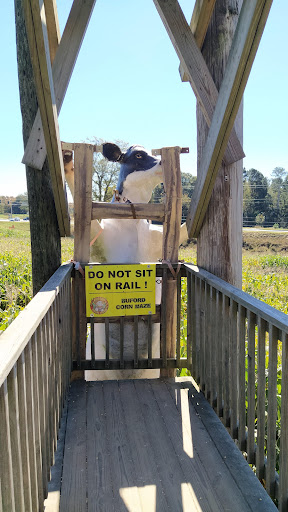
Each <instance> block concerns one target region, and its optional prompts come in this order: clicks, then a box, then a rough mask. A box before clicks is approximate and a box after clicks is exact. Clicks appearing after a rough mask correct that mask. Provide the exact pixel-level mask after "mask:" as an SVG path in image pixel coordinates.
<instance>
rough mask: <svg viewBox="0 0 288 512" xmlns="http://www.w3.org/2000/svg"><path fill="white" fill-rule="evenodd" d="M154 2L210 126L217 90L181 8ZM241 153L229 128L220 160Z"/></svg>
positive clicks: (168, 0)
mask: <svg viewBox="0 0 288 512" xmlns="http://www.w3.org/2000/svg"><path fill="white" fill-rule="evenodd" d="M154 4H155V6H156V8H157V10H158V12H159V15H160V17H161V19H162V21H163V24H164V26H165V28H166V30H167V32H168V35H169V37H170V39H171V42H172V44H173V46H174V48H175V51H176V53H177V55H178V57H179V59H180V61H181V62H182V65H183V68H184V71H185V73H186V75H187V77H188V80H189V82H190V84H191V87H192V89H193V91H194V93H195V95H196V98H197V100H198V102H199V104H200V106H201V109H202V111H203V115H204V117H205V119H206V122H207V124H208V126H210V125H211V121H212V117H213V113H214V110H215V106H216V103H217V99H218V90H217V87H216V85H215V83H214V80H213V78H212V76H211V74H210V71H209V69H208V67H207V64H206V62H205V60H204V58H203V55H202V53H201V51H200V50H199V48H198V46H197V43H196V41H195V38H194V36H193V34H192V31H191V29H190V27H189V25H188V23H187V21H186V18H185V16H184V14H183V12H182V10H181V7H180V6H179V3H178V1H177V0H154ZM244 156H245V153H244V152H243V149H242V146H241V144H240V142H239V140H238V137H237V135H236V132H235V130H234V128H233V129H232V131H231V135H230V139H229V141H228V144H227V148H226V151H225V154H224V162H225V164H226V165H230V164H232V163H234V162H237V161H238V160H241V159H242V158H243V157H244Z"/></svg>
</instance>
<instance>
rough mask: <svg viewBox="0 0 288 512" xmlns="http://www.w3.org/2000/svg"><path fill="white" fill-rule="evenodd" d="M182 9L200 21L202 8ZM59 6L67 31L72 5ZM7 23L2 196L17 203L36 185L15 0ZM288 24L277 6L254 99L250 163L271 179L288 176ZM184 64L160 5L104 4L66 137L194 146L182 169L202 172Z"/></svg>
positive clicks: (247, 146)
mask: <svg viewBox="0 0 288 512" xmlns="http://www.w3.org/2000/svg"><path fill="white" fill-rule="evenodd" d="M180 4H181V7H182V9H183V11H184V14H185V15H186V17H187V19H188V21H190V18H191V13H192V10H193V6H194V2H193V1H191V0H182V1H180ZM57 5H58V12H59V22H60V28H61V32H62V31H63V28H64V26H65V21H66V19H67V16H68V13H69V10H70V7H71V5H72V0H58V1H57ZM0 19H1V22H2V23H1V24H2V27H1V33H0V41H1V48H2V55H1V59H2V79H1V82H0V93H1V94H0V112H1V120H2V126H1V137H0V154H1V157H0V176H1V185H0V195H14V196H15V195H17V194H20V193H23V192H24V191H26V189H27V188H26V177H25V167H24V165H23V164H21V160H22V156H23V140H22V121H21V115H20V106H19V93H18V82H17V62H16V44H15V29H14V8H13V2H1V5H0ZM287 19H288V2H287V0H274V2H273V5H272V8H271V12H270V16H269V19H268V22H267V24H266V28H265V31H264V35H263V37H262V40H261V43H260V47H259V50H258V53H257V55H256V59H255V61H254V66H253V68H252V72H251V74H250V77H249V80H248V84H247V87H246V91H245V96H244V151H245V153H246V158H245V159H244V166H245V167H246V168H247V169H250V168H252V167H254V168H256V169H258V170H259V171H261V172H262V173H263V174H264V175H265V176H267V177H269V176H270V174H271V172H272V170H273V169H274V168H275V167H284V168H285V169H286V170H287V171H288V149H287V128H286V125H287V119H288V106H287V100H286V97H287V92H286V91H287V76H288V71H287V69H288V66H287V48H288V45H287V42H288V31H287ZM3 49H4V51H3ZM178 67H179V60H178V57H177V55H176V53H175V50H174V48H173V46H172V44H171V42H170V39H169V37H168V35H167V33H166V30H165V29H164V26H163V24H162V21H161V20H160V17H159V15H158V13H157V11H156V8H155V7H154V3H153V1H152V0H150V1H146V2H135V1H133V0H122V1H121V2H119V1H115V0H97V2H96V5H95V8H94V12H93V15H92V18H91V20H90V25H89V27H88V30H87V33H86V36H85V39H84V42H83V45H82V48H81V50H80V54H79V56H78V60H77V63H76V66H75V69H74V72H73V75H72V78H71V82H70V85H69V87H68V91H67V93H66V97H65V100H64V104H63V106H62V110H61V113H60V115H59V126H60V136H61V139H62V140H64V141H67V142H81V141H85V140H87V139H89V138H92V137H94V136H95V137H99V138H102V139H104V140H110V141H113V140H115V139H119V140H123V141H125V142H129V143H131V144H134V143H138V144H142V145H143V146H146V147H147V148H149V149H152V148H160V147H163V146H176V145H179V146H183V147H184V146H189V148H190V154H189V155H182V156H181V168H182V170H183V171H185V172H191V173H192V174H193V175H196V112H195V98H194V94H193V92H192V89H191V87H190V85H189V84H188V83H182V82H181V80H180V77H179V73H178Z"/></svg>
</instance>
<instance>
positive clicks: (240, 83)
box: [186, 0, 273, 238]
mask: <svg viewBox="0 0 288 512" xmlns="http://www.w3.org/2000/svg"><path fill="white" fill-rule="evenodd" d="M272 1H273V0H244V3H243V6H242V9H241V13H240V16H239V20H238V25H237V28H236V32H235V35H234V39H233V43H232V47H231V50H230V55H229V59H228V63H227V66H226V70H225V75H224V78H223V81H222V84H221V88H220V91H219V98H218V101H217V105H216V108H215V113H214V116H213V119H212V123H211V127H210V130H209V134H208V137H207V140H206V144H205V148H204V151H203V155H202V160H201V163H200V170H199V176H198V178H197V181H196V185H195V189H194V193H193V195H192V198H191V205H190V209H189V213H188V216H187V219H186V223H187V230H188V235H189V237H190V238H192V237H197V236H198V234H199V232H200V229H201V225H202V222H203V219H204V215H205V213H206V210H207V207H208V203H209V200H210V197H211V194H212V190H213V186H214V183H215V180H216V176H217V173H218V169H219V167H220V165H221V161H222V157H223V154H224V151H225V147H226V143H227V140H228V138H229V135H230V131H231V129H232V127H233V124H234V121H235V117H236V115H237V111H238V108H239V105H240V103H241V100H242V96H243V93H244V89H245V86H246V83H247V80H248V76H249V73H250V71H251V67H252V64H253V61H254V58H255V55H256V52H257V49H258V46H259V43H260V39H261V36H262V33H263V30H264V27H265V23H266V20H267V17H268V14H269V11H270V7H271V5H272Z"/></svg>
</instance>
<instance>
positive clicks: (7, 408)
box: [0, 264, 72, 512]
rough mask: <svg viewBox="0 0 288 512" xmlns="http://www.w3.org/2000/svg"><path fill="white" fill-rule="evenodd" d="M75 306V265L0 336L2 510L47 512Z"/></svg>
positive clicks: (49, 284) (61, 273)
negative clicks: (71, 306)
mask: <svg viewBox="0 0 288 512" xmlns="http://www.w3.org/2000/svg"><path fill="white" fill-rule="evenodd" d="M70 304H71V264H69V265H63V266H62V267H60V268H59V269H58V270H57V271H56V272H55V274H54V275H53V276H52V277H51V279H50V280H49V281H48V282H47V283H46V285H45V286H44V287H43V288H42V289H41V290H40V292H39V293H38V294H37V295H36V296H35V297H34V298H33V299H32V301H31V302H30V303H29V304H28V306H27V307H26V308H25V310H24V311H22V312H21V313H20V315H19V316H18V317H17V318H16V320H14V322H13V323H12V324H11V326H10V327H8V329H7V330H6V331H5V332H4V333H3V334H2V336H1V337H0V482H1V487H0V491H1V492H0V509H1V510H3V511H5V512H6V511H7V512H8V511H9V512H28V511H29V512H35V511H38V510H43V502H44V499H45V497H46V494H47V484H48V481H49V479H50V466H51V465H52V464H53V456H54V451H55V449H56V443H57V433H58V426H59V420H60V417H61V412H62V408H63V403H64V398H65V393H66V390H67V388H68V385H69V381H70V372H71V360H72V357H71V308H70ZM1 494H2V497H1ZM1 505H2V506H1Z"/></svg>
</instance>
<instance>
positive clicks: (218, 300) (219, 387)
mask: <svg viewBox="0 0 288 512" xmlns="http://www.w3.org/2000/svg"><path fill="white" fill-rule="evenodd" d="M221 308H222V295H221V294H220V293H219V292H218V291H217V292H216V316H217V338H216V343H217V347H216V357H215V362H216V366H217V382H216V390H217V414H218V416H219V417H222V416H223V384H222V383H223V365H222V361H223V357H222V324H221V318H222V317H221Z"/></svg>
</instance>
